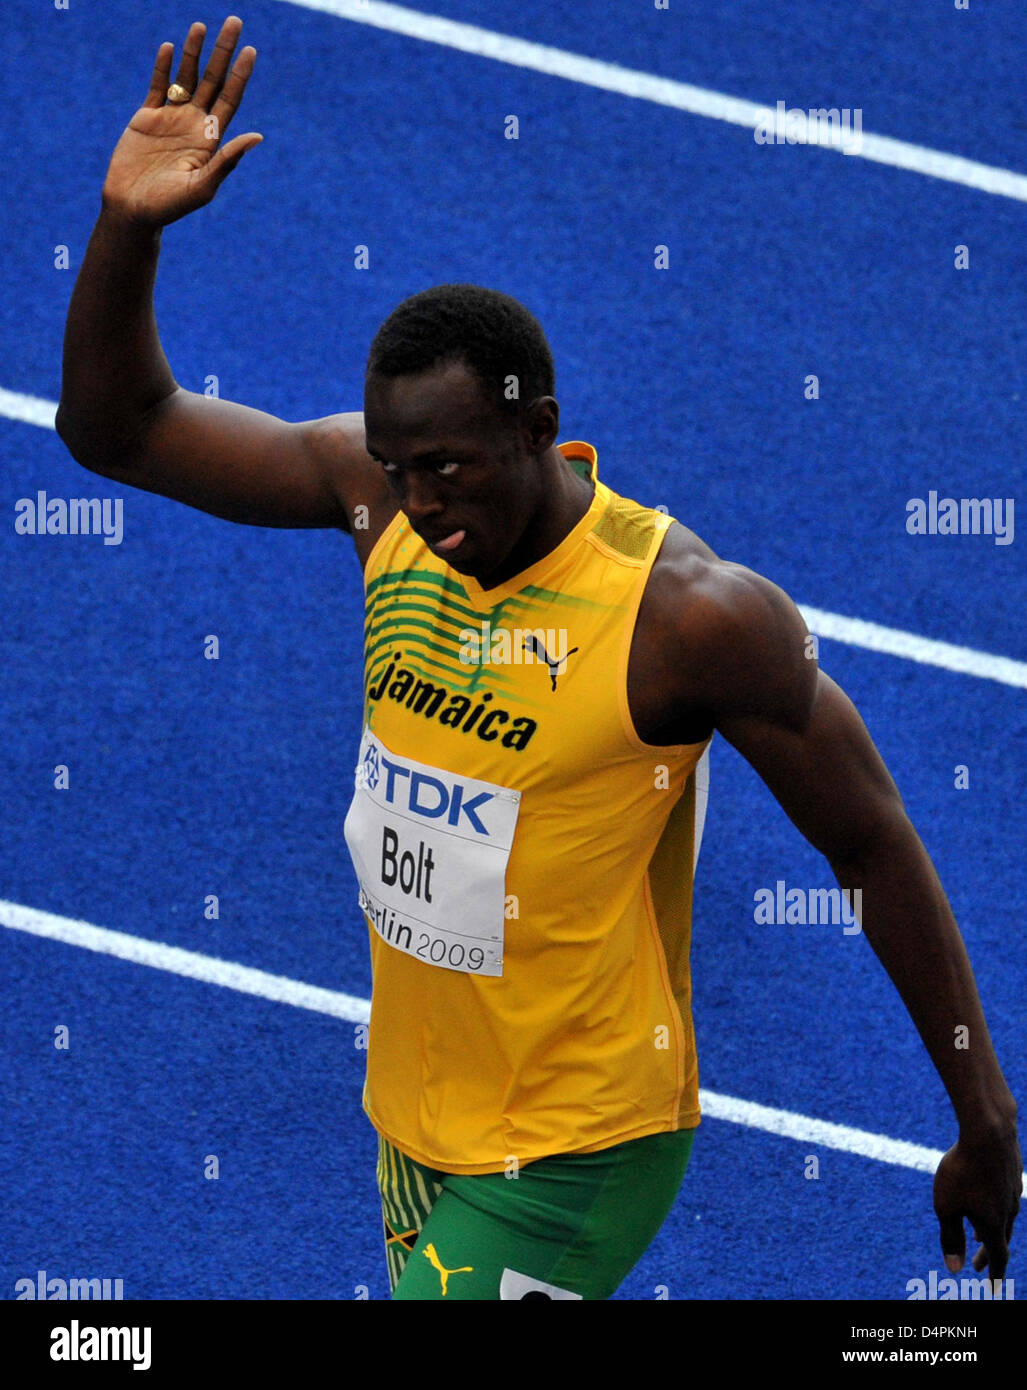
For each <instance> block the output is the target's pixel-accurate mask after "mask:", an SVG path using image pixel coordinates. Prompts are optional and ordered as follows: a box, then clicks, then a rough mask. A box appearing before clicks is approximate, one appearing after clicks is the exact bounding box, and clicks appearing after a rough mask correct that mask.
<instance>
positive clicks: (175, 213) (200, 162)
mask: <svg viewBox="0 0 1027 1390" xmlns="http://www.w3.org/2000/svg"><path fill="white" fill-rule="evenodd" d="M241 29H242V20H241V19H239V18H238V17H237V16H236V15H229V17H228V18H227V19H226V20H225V22H224V24H223V25H222V27H221V33H220V34H219V35H218V39H217V43H216V44H215V45H214V50H213V52H212V53H211V55H210V60H209V61H208V63H207V67H206V69H205V71H204V74H203V77H202V79H200V81H199V82H197V78H198V75H199V65H200V53H201V51H202V49H203V41H204V38H205V36H206V32H207V30H206V25H204V24H201V23H196V24H193V25H192V26H191V27H190V29H189V33H188V35H187V37H186V41H185V45H184V47H183V49H182V57H181V60H180V62H179V65H178V73H177V75H176V77H175V82H176V84H177V85H178V86H179V87H181V88H184V89H185V91H186V92H189V93H191V96H190V97H189V99H188V100H187V101H184V102H182V103H181V104H177V105H172V104H170V103H169V104H167V105H165V102H166V100H167V96H168V89H169V83H170V78H171V61H172V56H173V53H174V44H171V43H162V44H161V46H160V48H159V49H158V51H157V62H156V64H155V66H154V69H153V77H152V78H151V80H150V90H149V92H148V93H147V95H146V100H145V101H144V102H143V104H142V106H141V107H140V108H139V110H138V111H137V112H136V113H135V115H134V116H133V117H132V119H131V121H130V122H129V123H128V125H127V127H126V128H125V131H124V133H123V134H122V136H121V139H120V140H119V141H118V143H117V146H116V147H115V150H114V154H113V155H112V156H111V162H110V167H109V168H108V170H107V178H106V180H105V182H104V186H103V204H104V207H105V209H107V210H109V211H111V212H114V213H116V214H117V215H118V216H120V217H124V218H125V219H127V220H128V221H130V222H132V223H136V224H138V225H140V226H149V227H162V226H167V224H168V223H169V222H175V221H177V220H178V219H179V218H180V217H185V216H186V214H187V213H190V212H194V211H195V210H196V208H199V207H203V206H204V205H205V204H207V203H209V202H210V200H211V199H212V198H213V197H214V194H215V193H216V192H217V190H218V188H219V187H220V185H221V182H222V180H223V179H224V178H226V177H227V175H228V174H230V173H231V171H232V170H233V169H234V168H235V166H236V165H237V164H238V163H239V161H240V159H242V157H243V155H244V154H245V153H246V151H247V150H251V149H252V148H253V147H254V145H259V144H260V142H261V140H262V139H263V138H264V137H263V136H262V135H259V134H258V133H257V132H256V131H249V132H247V133H246V134H245V135H237V136H236V137H235V139H234V140H230V141H229V142H228V144H226V145H222V144H221V139H222V137H223V135H224V133H225V131H226V130H227V128H228V124H229V122H230V121H231V119H232V117H233V116H234V115H235V113H236V111H237V110H238V108H239V103H240V102H241V101H242V97H243V93H244V91H245V90H246V83H247V82H248V81H249V77H250V74H251V73H252V71H253V64H254V62H255V60H256V57H257V51H256V49H255V48H244V49H243V50H242V52H241V53H240V54H239V56H238V57H237V58H236V60H235V62H234V64H233V63H232V54H233V53H234V52H235V46H236V44H237V43H238V41H239V33H240V30H241ZM230 64H231V70H230V71H229V65H230ZM172 95H173V96H174V95H175V93H172Z"/></svg>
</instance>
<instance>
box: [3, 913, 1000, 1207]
mask: <svg viewBox="0 0 1027 1390" xmlns="http://www.w3.org/2000/svg"><path fill="white" fill-rule="evenodd" d="M0 926H4V927H9V928H11V929H12V930H14V931H21V932H28V933H29V934H30V935H32V936H42V937H46V938H47V939H48V940H50V941H62V942H64V943H65V944H66V945H68V946H81V947H84V948H85V949H86V950H87V951H98V952H100V953H101V954H103V955H107V956H116V957H117V958H118V959H119V960H127V961H132V962H133V964H135V965H148V966H151V967H152V968H154V969H156V970H165V971H167V972H168V973H170V974H172V975H184V976H185V977H186V978H187V979H190V980H202V981H203V982H204V983H205V984H211V985H220V986H221V988H223V989H233V990H236V991H237V992H238V993H240V994H252V995H256V996H257V997H258V998H261V999H270V1000H272V1001H274V1002H275V1003H276V1004H291V1005H293V1007H294V1008H298V1009H309V1010H311V1011H312V1012H313V1013H321V1014H328V1015H330V1016H331V1017H332V1018H338V1019H344V1020H346V1021H347V1022H350V1023H367V1022H368V1020H369V1018H370V1016H371V1006H370V1001H369V1000H367V999H360V998H358V997H357V996H356V995H353V994H340V993H338V992H337V991H336V990H332V989H321V988H319V987H318V986H316V985H307V984H303V983H302V981H300V980H291V979H289V978H288V976H286V975H269V974H267V973H266V971H263V970H254V969H252V968H251V967H250V966H248V965H236V964H235V963H234V962H232V961H227V960H220V959H218V958H217V957H216V956H204V955H201V954H200V953H199V952H198V951H183V950H182V949H181V948H180V947H178V946H167V945H165V944H164V943H163V942H160V941H148V940H146V939H145V938H143V937H138V936H130V935H129V934H128V933H127V932H120V931H111V930H110V929H109V928H108V927H94V926H93V925H92V923H91V922H82V921H78V920H77V919H75V918H72V917H58V916H56V914H54V913H52V912H41V911H40V910H39V909H37V908H33V907H22V906H21V905H20V904H18V903H11V902H5V901H4V900H3V899H0ZM699 1104H700V1106H701V1108H702V1110H703V1113H704V1114H706V1115H708V1116H709V1118H710V1119H711V1120H726V1121H727V1122H728V1123H730V1124H737V1125H746V1126H747V1127H748V1128H750V1129H759V1130H763V1131H764V1132H765V1133H767V1134H775V1135H778V1136H779V1137H780V1138H782V1139H795V1140H798V1141H799V1142H801V1143H804V1144H819V1145H820V1146H821V1147H823V1148H828V1149H841V1150H843V1151H844V1152H846V1153H851V1154H856V1155H857V1156H858V1157H860V1158H872V1159H875V1160H876V1161H877V1162H878V1163H891V1164H894V1165H895V1166H896V1167H899V1168H913V1169H916V1170H917V1171H918V1172H923V1173H933V1172H934V1170H935V1169H936V1168H937V1166H938V1164H939V1163H940V1162H941V1159H942V1155H943V1150H941V1149H927V1148H924V1147H923V1146H922V1145H920V1144H908V1143H906V1142H905V1141H904V1140H901V1139H889V1138H888V1137H887V1136H886V1135H883V1134H869V1133H868V1132H867V1131H866V1130H862V1129H853V1128H851V1126H849V1125H837V1124H832V1123H831V1122H829V1121H827V1120H814V1119H812V1118H811V1117H810V1116H809V1115H799V1114H796V1113H795V1112H794V1111H791V1110H775V1109H772V1108H771V1107H770V1106H767V1105H756V1104H755V1103H754V1102H752V1101H748V1100H738V1099H736V1098H735V1097H734V1096H722V1095H719V1094H718V1093H716V1092H715V1091H703V1090H700V1092H699ZM1024 1183H1025V1186H1027V1174H1025V1175H1024Z"/></svg>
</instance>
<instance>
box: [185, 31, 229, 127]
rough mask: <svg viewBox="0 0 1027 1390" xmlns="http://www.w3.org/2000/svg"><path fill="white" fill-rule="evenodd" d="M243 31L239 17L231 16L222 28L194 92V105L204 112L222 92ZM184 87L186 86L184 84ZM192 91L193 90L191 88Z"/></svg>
mask: <svg viewBox="0 0 1027 1390" xmlns="http://www.w3.org/2000/svg"><path fill="white" fill-rule="evenodd" d="M241 29H242V20H241V19H240V18H239V17H238V15H234V14H230V15H229V16H228V18H227V19H226V20H225V22H224V24H222V26H221V33H220V34H219V35H218V40H217V43H216V44H215V45H214V51H213V53H212V54H211V55H210V61H209V62H208V64H207V68H206V71H205V72H204V74H203V80H202V82H201V83H200V85H199V86H198V87H197V88H196V90H195V91H194V92H193V105H194V106H199V107H202V108H203V110H204V111H209V110H210V108H211V106H212V105H213V104H214V100H215V98H216V97H217V95H218V93H219V92H220V90H221V84H222V82H224V80H225V73H226V72H227V71H228V65H229V63H230V62H231V61H232V54H233V53H234V52H235V45H236V44H237V43H238V42H239V32H240V30H241ZM183 85H184V84H183ZM189 90H190V91H192V90H193V89H192V88H190V89H189Z"/></svg>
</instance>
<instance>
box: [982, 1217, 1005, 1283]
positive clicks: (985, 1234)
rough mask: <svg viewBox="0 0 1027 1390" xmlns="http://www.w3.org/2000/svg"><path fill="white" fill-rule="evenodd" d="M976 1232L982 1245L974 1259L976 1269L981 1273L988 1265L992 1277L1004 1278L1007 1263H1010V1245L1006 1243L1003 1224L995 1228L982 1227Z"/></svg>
mask: <svg viewBox="0 0 1027 1390" xmlns="http://www.w3.org/2000/svg"><path fill="white" fill-rule="evenodd" d="M974 1234H975V1235H976V1236H977V1238H978V1239H979V1240H980V1241H981V1247H980V1249H979V1250H978V1251H977V1254H976V1255H975V1256H974V1259H973V1266H974V1269H976V1270H977V1272H978V1273H980V1271H981V1270H982V1269H983V1268H984V1266H985V1265H987V1266H988V1275H989V1277H990V1278H992V1279H1002V1278H1004V1277H1005V1272H1006V1265H1007V1264H1008V1263H1009V1246H1008V1245H1007V1244H1006V1241H1005V1237H1004V1236H1003V1234H1002V1228H1001V1226H995V1227H994V1228H993V1229H988V1228H982V1230H981V1231H980V1232H977V1231H975V1232H974Z"/></svg>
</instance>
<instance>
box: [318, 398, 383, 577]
mask: <svg viewBox="0 0 1027 1390" xmlns="http://www.w3.org/2000/svg"><path fill="white" fill-rule="evenodd" d="M303 431H304V442H305V446H306V448H307V449H308V450H309V452H310V454H311V456H312V457H313V459H314V460H315V462H316V465H317V467H318V470H319V471H320V473H321V475H322V477H323V478H324V479H325V482H326V483H327V485H328V486H329V487H331V489H332V490H333V492H334V493H335V495H336V496H337V497H338V498H339V500H340V502H341V503H342V506H343V509H344V510H345V513H346V517H347V520H348V522H349V526H348V530H349V532H350V534H351V535H352V537H353V543H354V546H355V548H356V551H357V555H358V557H359V559H360V563H361V565H364V564H365V563H366V562H367V557H368V556H369V555H370V553H371V550H372V549H373V548H374V545H375V542H376V541H377V540H378V538H379V536H380V535H381V533H382V532H383V531H384V530H385V528H386V526H388V524H389V522H390V521H391V520H392V518H393V517H394V516H395V515H396V511H397V504H396V499H395V497H394V495H393V493H392V490H391V489H390V487H389V485H388V483H387V482H386V480H385V476H384V474H383V473H382V469H381V465H380V464H378V463H376V462H375V460H374V459H373V458H372V457H371V456H370V454H369V453H368V452H367V448H366V444H365V437H364V414H363V411H360V410H349V411H345V412H343V413H341V414H339V415H325V416H323V417H322V418H321V419H318V420H308V421H306V422H305V424H304V425H303Z"/></svg>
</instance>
